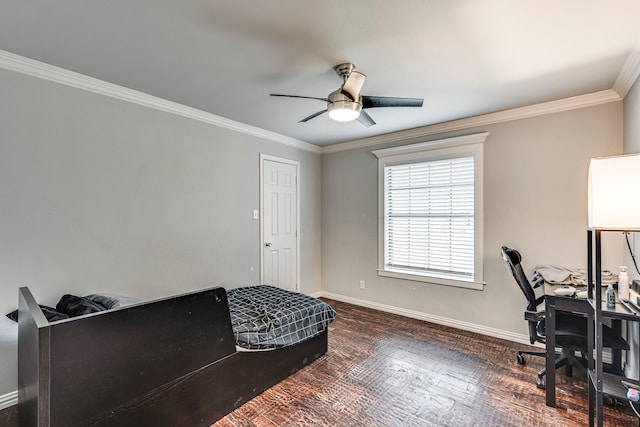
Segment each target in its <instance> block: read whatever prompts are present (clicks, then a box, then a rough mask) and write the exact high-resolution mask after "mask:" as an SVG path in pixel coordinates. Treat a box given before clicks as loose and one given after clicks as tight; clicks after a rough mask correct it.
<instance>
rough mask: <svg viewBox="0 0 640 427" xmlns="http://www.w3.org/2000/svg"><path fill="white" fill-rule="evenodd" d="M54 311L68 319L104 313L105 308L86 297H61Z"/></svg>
mask: <svg viewBox="0 0 640 427" xmlns="http://www.w3.org/2000/svg"><path fill="white" fill-rule="evenodd" d="M56 309H57V310H58V311H60V312H62V313H64V314H66V315H68V316H69V317H75V316H82V315H83V314H89V313H97V312H98V311H105V310H106V309H107V308H106V307H105V306H103V305H101V304H98V303H96V302H93V301H91V300H90V299H89V298H86V297H78V296H75V295H68V294H67V295H63V296H62V298H60V301H58V304H57V305H56Z"/></svg>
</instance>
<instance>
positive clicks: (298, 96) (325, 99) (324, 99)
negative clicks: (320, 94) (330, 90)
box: [270, 93, 329, 102]
mask: <svg viewBox="0 0 640 427" xmlns="http://www.w3.org/2000/svg"><path fill="white" fill-rule="evenodd" d="M270 95H271V96H284V97H286V98H305V99H317V100H318V101H324V102H329V100H328V99H327V98H316V97H314V96H300V95H282V94H279V93H272V94H270Z"/></svg>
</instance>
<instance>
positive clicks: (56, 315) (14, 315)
mask: <svg viewBox="0 0 640 427" xmlns="http://www.w3.org/2000/svg"><path fill="white" fill-rule="evenodd" d="M40 310H42V312H43V313H44V317H46V318H47V320H48V321H49V322H55V321H56V320H62V319H68V318H69V316H68V315H66V314H64V313H60V312H59V311H57V310H56V309H55V308H52V307H48V306H46V305H41V306H40ZM7 317H8V318H9V319H11V320H13V321H14V322H17V321H18V310H14V311H12V312H11V313H9V314H7Z"/></svg>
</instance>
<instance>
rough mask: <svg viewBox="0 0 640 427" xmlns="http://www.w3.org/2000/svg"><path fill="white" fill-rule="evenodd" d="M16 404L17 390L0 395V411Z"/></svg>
mask: <svg viewBox="0 0 640 427" xmlns="http://www.w3.org/2000/svg"><path fill="white" fill-rule="evenodd" d="M17 404H18V390H16V391H12V392H11V393H7V394H4V395H2V396H0V411H1V410H3V409H6V408H8V407H10V406H13V405H17Z"/></svg>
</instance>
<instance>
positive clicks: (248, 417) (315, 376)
mask: <svg viewBox="0 0 640 427" xmlns="http://www.w3.org/2000/svg"><path fill="white" fill-rule="evenodd" d="M326 301H327V302H328V303H329V304H331V305H332V306H333V307H334V308H335V309H336V311H337V313H338V316H337V319H336V320H335V321H334V322H333V323H332V325H331V326H330V329H329V351H328V352H327V354H326V355H325V356H324V357H322V358H321V359H320V360H318V361H316V362H314V363H312V364H311V365H309V366H307V367H305V368H304V369H302V370H301V371H299V372H297V373H295V374H294V375H292V376H291V377H289V378H287V379H285V380H284V381H282V382H281V383H279V384H277V385H275V386H274V387H272V388H270V389H269V390H267V391H265V392H264V393H262V394H261V395H260V396H258V397H256V398H255V399H253V400H251V401H250V402H248V403H247V404H245V405H243V406H241V407H240V408H238V409H237V410H236V411H234V412H232V413H230V414H229V415H227V416H226V417H225V418H223V419H221V420H219V421H218V422H217V423H215V424H214V426H216V427H250V426H260V427H264V426H367V427H372V426H421V427H422V426H456V427H457V426H517V427H521V426H584V425H587V423H588V418H587V402H586V399H587V388H586V386H587V384H586V381H585V379H584V378H567V377H565V376H564V374H563V373H562V372H558V375H557V382H558V386H557V402H558V406H557V408H550V407H547V406H546V405H545V404H544V390H540V389H538V388H537V387H536V385H535V377H536V373H537V371H538V370H539V369H541V368H542V367H543V363H544V359H543V358H539V357H529V358H528V359H527V364H526V365H518V364H517V362H516V351H517V350H518V349H521V348H524V347H526V346H523V345H521V344H516V343H512V342H510V341H504V340H501V339H497V338H490V337H486V336H483V335H478V334H474V333H471V332H465V331H460V330H458V329H453V328H448V327H443V326H440V325H435V324H431V323H427V322H423V321H419V320H415V319H408V318H405V317H401V316H396V315H392V314H388V313H383V312H379V311H376V310H371V309H367V308H362V307H357V306H353V305H350V304H345V303H341V302H337V301H330V300H326ZM605 425H607V426H633V425H638V421H637V419H636V418H635V415H633V413H632V412H631V410H630V409H629V407H628V406H625V405H618V406H615V407H607V408H605Z"/></svg>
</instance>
